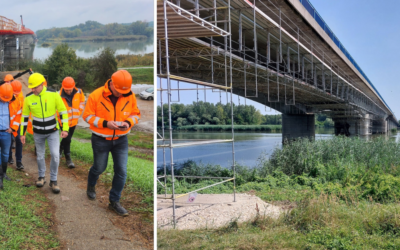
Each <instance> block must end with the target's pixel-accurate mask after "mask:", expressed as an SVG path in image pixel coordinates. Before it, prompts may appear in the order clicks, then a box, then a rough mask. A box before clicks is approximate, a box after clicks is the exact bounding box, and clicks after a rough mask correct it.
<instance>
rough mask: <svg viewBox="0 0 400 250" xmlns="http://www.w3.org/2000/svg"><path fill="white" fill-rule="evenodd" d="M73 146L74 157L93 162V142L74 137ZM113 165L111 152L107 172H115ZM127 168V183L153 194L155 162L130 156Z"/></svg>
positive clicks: (136, 188) (72, 153)
mask: <svg viewBox="0 0 400 250" xmlns="http://www.w3.org/2000/svg"><path fill="white" fill-rule="evenodd" d="M71 148H73V149H74V150H71V155H72V156H74V158H76V159H78V160H80V161H83V162H87V163H93V150H92V145H91V143H89V142H88V143H82V142H78V141H76V140H74V139H73V140H72V143H71ZM113 165H114V163H113V161H112V156H111V153H110V156H109V158H108V164H107V169H106V173H113ZM127 168H128V178H127V180H128V182H127V185H128V186H131V187H132V188H133V189H134V190H138V191H141V192H144V193H146V194H152V192H153V162H151V161H146V160H142V159H139V158H133V157H130V156H128V164H127Z"/></svg>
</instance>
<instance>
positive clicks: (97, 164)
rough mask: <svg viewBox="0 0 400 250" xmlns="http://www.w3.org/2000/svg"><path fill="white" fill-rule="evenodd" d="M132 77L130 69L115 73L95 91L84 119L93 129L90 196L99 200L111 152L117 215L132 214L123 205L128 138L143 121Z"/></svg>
mask: <svg viewBox="0 0 400 250" xmlns="http://www.w3.org/2000/svg"><path fill="white" fill-rule="evenodd" d="M131 85H132V77H131V75H130V74H129V73H128V72H127V71H126V70H119V71H117V72H115V73H114V74H113V75H112V76H111V79H110V80H108V81H107V82H106V84H105V85H104V86H103V87H100V88H98V89H96V90H95V91H93V92H92V93H91V94H90V96H89V98H88V100H87V102H86V108H85V111H84V113H83V116H82V118H83V119H84V120H85V121H86V122H88V123H89V124H90V129H91V130H92V139H91V140H92V148H93V159H94V163H93V165H92V167H91V168H90V171H89V175H88V186H87V192H86V193H87V195H88V198H89V199H91V200H94V199H95V198H96V191H95V186H96V183H97V180H98V178H99V176H100V174H102V173H103V172H104V170H105V169H106V168H107V161H108V155H109V152H111V155H112V158H113V161H114V177H113V181H112V188H111V191H110V196H109V201H110V204H109V207H110V208H111V209H112V210H114V211H115V212H116V213H117V214H119V215H122V216H127V215H128V212H127V211H126V209H125V208H123V207H122V206H121V204H120V202H119V200H120V198H121V192H122V190H123V188H124V185H125V181H126V176H127V173H126V172H127V162H128V137H127V135H128V134H129V132H130V130H131V128H132V127H133V126H134V125H135V124H137V123H138V122H139V119H140V111H139V109H138V107H137V104H136V98H135V95H134V94H133V93H132V91H131Z"/></svg>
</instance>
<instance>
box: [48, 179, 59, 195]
mask: <svg viewBox="0 0 400 250" xmlns="http://www.w3.org/2000/svg"><path fill="white" fill-rule="evenodd" d="M49 186H50V187H51V190H53V193H55V194H58V193H59V192H60V187H59V186H57V181H50V184H49Z"/></svg>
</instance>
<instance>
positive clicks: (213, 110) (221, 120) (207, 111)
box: [157, 101, 334, 127]
mask: <svg viewBox="0 0 400 250" xmlns="http://www.w3.org/2000/svg"><path fill="white" fill-rule="evenodd" d="M163 111H164V126H168V124H169V121H168V105H167V104H164V105H163ZM233 114H234V117H233V119H234V120H233V122H234V124H235V125H282V115H281V114H277V115H262V114H261V113H260V111H259V110H257V109H256V108H255V107H254V106H252V105H236V104H233ZM171 117H172V125H173V126H176V127H182V126H189V125H230V124H231V105H230V104H221V103H217V104H213V103H209V102H203V101H199V102H193V103H192V104H186V105H185V104H177V103H173V104H171ZM315 125H316V126H317V127H333V126H334V123H333V121H332V119H330V118H328V117H327V116H326V115H325V114H315ZM157 126H158V127H161V126H162V116H161V106H157Z"/></svg>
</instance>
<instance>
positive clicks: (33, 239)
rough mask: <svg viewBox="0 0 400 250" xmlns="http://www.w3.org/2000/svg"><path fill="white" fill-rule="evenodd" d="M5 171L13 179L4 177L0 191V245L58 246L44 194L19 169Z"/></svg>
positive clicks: (0, 247)
mask: <svg viewBox="0 0 400 250" xmlns="http://www.w3.org/2000/svg"><path fill="white" fill-rule="evenodd" d="M7 174H8V175H9V176H10V177H11V178H12V179H13V180H15V179H19V180H20V181H19V182H16V181H11V182H9V181H4V190H3V191H0V221H1V223H0V249H52V248H57V247H58V246H59V244H60V243H59V241H58V239H57V234H56V232H55V231H54V230H53V229H52V228H51V226H52V224H53V223H52V220H51V217H52V214H51V213H50V206H49V205H47V204H46V202H48V201H47V198H46V197H45V195H44V194H43V193H41V192H38V191H37V189H36V187H34V186H33V185H32V186H31V187H24V186H23V184H24V182H25V183H31V182H32V180H31V179H28V178H29V177H26V176H25V175H24V174H23V173H21V172H16V171H14V170H13V169H10V168H9V170H8V171H7Z"/></svg>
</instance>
